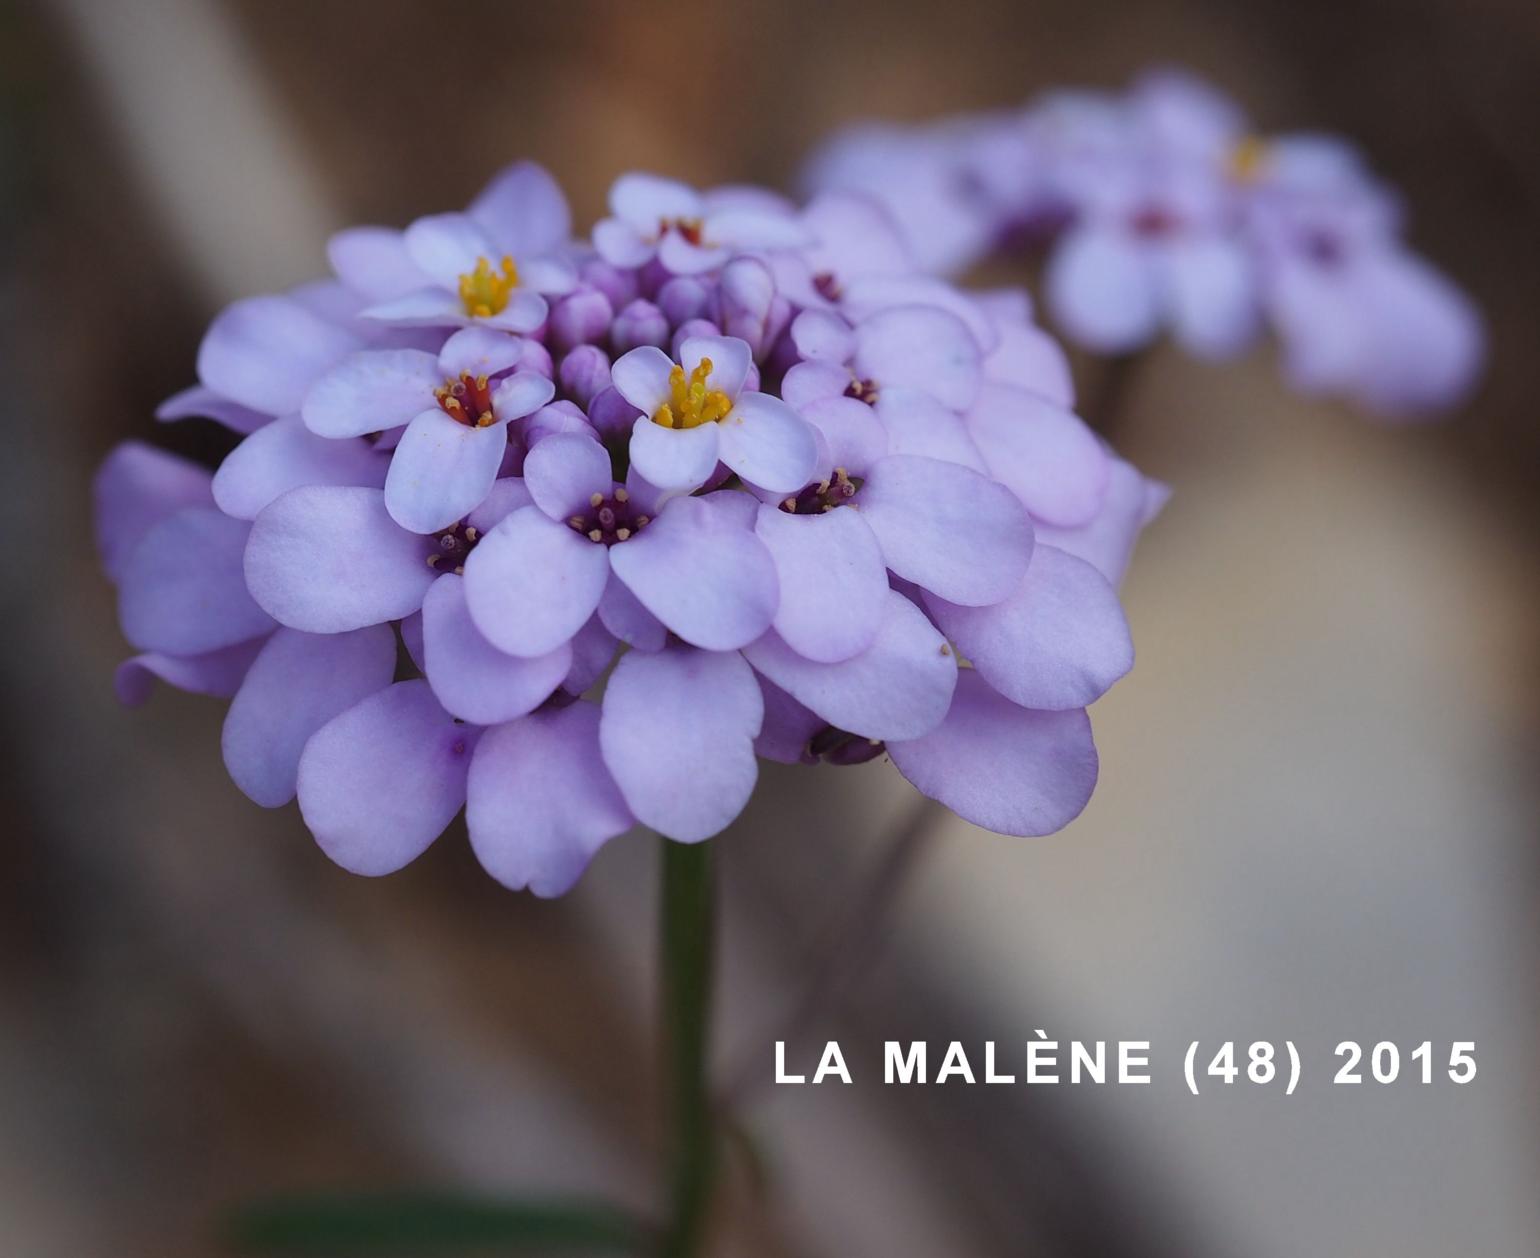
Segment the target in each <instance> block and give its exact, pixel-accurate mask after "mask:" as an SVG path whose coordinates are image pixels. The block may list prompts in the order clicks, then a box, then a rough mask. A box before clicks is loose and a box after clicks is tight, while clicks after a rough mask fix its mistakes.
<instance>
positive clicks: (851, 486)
mask: <svg viewBox="0 0 1540 1258" xmlns="http://www.w3.org/2000/svg"><path fill="white" fill-rule="evenodd" d="M860 488H861V487H860V486H859V485H858V484H856V482H855V481H853V480H851V479H850V476H849V475H848V474H847V473H846V471H845V469H844V468H842V467H837V468H835V469H834V475H833V476H832V477H831V478H830V479H829V480H824V481H819V482H818V483H817V484H815V485H809V486H808V487H807V488H806V489H804V490H803V491H802V492H801V493H798V494H793V495H792V496H791V497H790V498H782V499H781V510H782V511H784V512H786V513H787V514H788V515H822V514H823V513H824V512H825V511H833V510H834V508H835V507H842V506H844V505H845V504H846V503H847V502H849V501H850V500H851V499H852V498H854V497H855V496H856V490H858V489H860Z"/></svg>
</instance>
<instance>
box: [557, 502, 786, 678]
mask: <svg viewBox="0 0 1540 1258" xmlns="http://www.w3.org/2000/svg"><path fill="white" fill-rule="evenodd" d="M717 496H719V497H720V496H722V495H717ZM740 496H741V497H744V498H745V499H747V495H740ZM748 501H749V502H751V503H752V499H748ZM569 532H570V530H569ZM610 564H611V565H612V566H613V568H614V570H615V575H616V576H618V577H619V578H620V579H621V580H622V581H624V582H625V583H626V585H627V586H629V587H630V589H631V592H632V593H633V594H635V595H636V597H637V598H638V599H639V600H640V601H641V603H642V605H643V606H644V607H646V608H647V610H648V611H650V612H651V613H652V614H653V615H654V616H656V617H657V618H658V619H659V620H661V621H662V622H663V623H664V624H665V625H667V626H668V627H669V628H670V629H672V630H673V631H674V632H675V633H677V634H678V635H679V636H680V637H681V638H683V639H684V640H685V641H686V642H690V643H693V644H694V645H695V646H698V647H702V648H704V649H705V650H708V651H731V650H733V649H735V648H737V647H741V646H743V645H744V644H746V643H749V642H752V641H753V640H754V639H755V638H757V637H759V635H760V634H762V633H763V632H764V631H765V630H766V629H768V628H769V627H770V622H771V619H772V618H773V617H774V615H775V609H776V603H777V599H778V594H777V584H776V577H775V563H774V561H773V560H772V559H771V558H770V552H769V551H767V550H766V549H765V546H764V543H763V542H761V541H760V540H759V538H758V537H757V536H756V535H755V534H754V533H753V531H752V526H751V525H749V526H745V524H744V523H742V522H740V520H739V519H735V518H730V514H729V512H728V510H727V509H726V508H725V507H718V506H717V505H715V504H714V503H712V502H711V501H710V500H709V499H705V498H675V499H673V500H672V501H670V502H669V503H668V504H667V505H666V506H665V507H664V508H663V510H662V512H661V513H660V514H659V515H658V517H657V519H655V520H653V521H652V522H651V523H650V524H648V525H647V527H646V528H644V529H642V531H641V532H640V533H638V534H637V535H636V536H635V537H633V538H631V539H630V541H626V542H622V543H620V544H619V545H617V546H614V547H612V548H611V549H610Z"/></svg>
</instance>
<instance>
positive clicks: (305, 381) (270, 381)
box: [198, 295, 359, 415]
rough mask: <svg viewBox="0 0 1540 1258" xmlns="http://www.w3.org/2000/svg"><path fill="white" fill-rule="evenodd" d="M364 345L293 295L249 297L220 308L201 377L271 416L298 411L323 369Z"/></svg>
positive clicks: (201, 351) (202, 352) (207, 337)
mask: <svg viewBox="0 0 1540 1258" xmlns="http://www.w3.org/2000/svg"><path fill="white" fill-rule="evenodd" d="M358 348H359V341H358V339H357V338H356V337H355V336H353V335H352V334H351V333H349V332H347V331H345V330H344V329H342V328H340V327H338V326H337V325H336V324H335V323H330V322H328V321H327V320H325V319H323V318H321V317H320V316H319V315H316V314H314V313H312V312H311V311H310V310H308V309H306V308H305V307H304V306H303V305H301V304H300V303H299V302H297V301H295V300H293V299H292V298H289V297H279V296H271V295H270V296H265V297H248V298H245V299H244V300H242V301H238V302H235V303H234V304H233V305H230V306H227V307H225V309H224V310H222V311H220V313H219V315H218V316H217V317H216V318H215V320H214V322H213V323H212V324H211V325H210V326H209V330H208V331H207V332H206V333H205V334H204V337H203V342H202V344H201V345H199V347H198V379H199V380H201V381H202V382H203V383H204V384H206V385H207V386H208V387H209V388H211V389H213V390H215V391H216V392H217V393H219V394H221V395H223V396H224V397H227V398H230V399H231V400H232V401H236V402H240V403H242V404H243V405H245V406H250V407H252V408H253V409H254V410H259V411H264V412H266V413H267V414H269V415H287V414H289V413H290V412H292V411H297V410H298V409H299V405H300V403H301V402H302V401H304V399H305V393H306V392H307V391H308V390H309V388H310V386H311V385H312V384H313V383H315V381H316V379H317V378H318V377H319V376H320V375H321V373H322V372H323V371H325V370H327V368H329V367H330V366H332V364H333V363H335V362H337V361H339V360H340V359H341V358H342V357H343V356H344V355H346V354H349V353H352V352H353V351H354V350H356V349H358Z"/></svg>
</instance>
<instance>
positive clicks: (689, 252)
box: [658, 231, 732, 275]
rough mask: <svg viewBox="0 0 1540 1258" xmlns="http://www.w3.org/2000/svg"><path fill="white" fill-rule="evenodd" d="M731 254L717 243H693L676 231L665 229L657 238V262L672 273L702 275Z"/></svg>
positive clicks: (714, 268) (723, 261)
mask: <svg viewBox="0 0 1540 1258" xmlns="http://www.w3.org/2000/svg"><path fill="white" fill-rule="evenodd" d="M731 256H732V254H731V252H730V251H729V250H727V249H724V248H723V247H722V246H720V245H718V244H715V243H709V242H708V243H706V244H699V245H697V244H693V243H692V242H690V241H689V240H686V239H685V238H684V236H682V235H680V233H679V232H677V231H666V232H664V233H663V235H662V236H661V237H660V238H659V240H658V262H659V263H660V264H661V265H662V266H663V268H664V269H665V270H667V271H670V272H672V273H673V274H674V275H704V274H706V272H707V271H714V270H716V269H717V267H719V266H721V265H722V264H723V263H725V262H726V261H727V260H728V258H730V257H731Z"/></svg>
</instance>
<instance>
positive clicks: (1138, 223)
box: [1129, 205, 1182, 239]
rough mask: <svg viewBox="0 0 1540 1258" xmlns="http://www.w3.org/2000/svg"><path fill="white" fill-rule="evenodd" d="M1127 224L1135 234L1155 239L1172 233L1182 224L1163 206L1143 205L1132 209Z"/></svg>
mask: <svg viewBox="0 0 1540 1258" xmlns="http://www.w3.org/2000/svg"><path fill="white" fill-rule="evenodd" d="M1129 225H1130V226H1131V227H1132V228H1133V230H1134V234H1135V235H1136V236H1143V237H1145V238H1146V239H1156V238H1158V237H1161V236H1170V235H1172V234H1173V233H1175V231H1176V230H1177V228H1179V227H1180V226H1181V225H1182V224H1181V220H1179V219H1178V218H1177V216H1176V215H1175V214H1173V213H1172V212H1171V211H1170V210H1168V209H1166V207H1165V206H1163V205H1145V206H1141V207H1140V208H1139V209H1137V210H1135V211H1134V213H1133V216H1132V217H1131V218H1130V219H1129Z"/></svg>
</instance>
